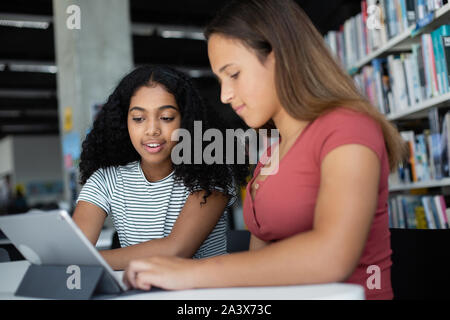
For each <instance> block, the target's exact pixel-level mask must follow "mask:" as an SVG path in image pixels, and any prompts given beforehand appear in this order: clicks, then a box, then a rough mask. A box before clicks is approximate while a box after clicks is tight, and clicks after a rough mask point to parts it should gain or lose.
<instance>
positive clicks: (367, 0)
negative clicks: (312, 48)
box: [325, 0, 448, 69]
mask: <svg viewBox="0 0 450 320" xmlns="http://www.w3.org/2000/svg"><path fill="white" fill-rule="evenodd" d="M447 4H448V0H363V1H362V2H361V13H359V14H358V15H356V16H354V17H351V18H349V19H347V20H346V21H345V22H344V24H343V25H341V26H340V28H339V30H338V31H336V30H332V31H330V32H328V33H327V34H326V35H325V41H326V42H327V43H328V46H329V47H330V49H331V51H332V52H333V53H334V54H335V56H336V57H337V58H338V60H339V61H341V63H342V65H343V66H344V67H345V68H346V69H351V68H352V67H354V66H355V65H356V64H357V63H358V62H359V61H361V60H362V59H363V58H365V57H366V56H367V55H369V54H370V53H372V52H374V51H376V50H377V49H380V48H381V47H383V46H384V45H385V44H386V43H387V42H388V41H389V40H390V39H391V38H393V37H395V36H397V35H399V34H401V33H403V32H404V31H406V30H408V29H409V27H411V26H413V25H415V26H416V27H417V28H418V27H420V26H423V25H426V24H428V23H429V22H431V21H432V20H433V18H434V13H435V12H436V10H438V9H440V8H442V7H443V6H445V5H447Z"/></svg>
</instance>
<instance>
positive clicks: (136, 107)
mask: <svg viewBox="0 0 450 320" xmlns="http://www.w3.org/2000/svg"><path fill="white" fill-rule="evenodd" d="M158 109H159V110H160V111H162V110H165V109H174V110H175V111H178V109H177V108H176V107H175V106H171V105H167V106H161V107H158ZM133 110H137V111H142V112H147V109H144V108H142V107H138V106H135V107H132V108H130V110H129V111H128V112H131V111H133Z"/></svg>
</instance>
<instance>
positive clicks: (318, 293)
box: [0, 261, 364, 300]
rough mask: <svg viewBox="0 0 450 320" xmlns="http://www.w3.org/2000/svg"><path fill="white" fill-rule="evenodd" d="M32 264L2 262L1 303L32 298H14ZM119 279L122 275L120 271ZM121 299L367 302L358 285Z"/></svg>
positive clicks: (151, 294) (217, 290) (207, 291)
mask: <svg viewBox="0 0 450 320" xmlns="http://www.w3.org/2000/svg"><path fill="white" fill-rule="evenodd" d="M29 265H30V264H29V262H28V261H14V262H4V263H0V300H10V299H17V300H21V299H29V298H26V297H17V296H15V295H14V292H15V291H16V289H17V287H18V286H19V283H20V281H21V280H22V277H23V275H24V274H25V272H26V270H27V268H28V266H29ZM117 273H118V276H120V275H121V273H122V272H120V271H119V272H117ZM114 299H117V300H124V299H125V300H130V299H131V300H363V299H364V288H363V287H362V286H359V285H354V284H344V283H330V284H319V285H304V286H279V287H240V288H215V289H195V290H180V291H155V292H152V291H150V292H148V293H139V294H134V295H126V294H125V295H123V296H120V297H116V298H114Z"/></svg>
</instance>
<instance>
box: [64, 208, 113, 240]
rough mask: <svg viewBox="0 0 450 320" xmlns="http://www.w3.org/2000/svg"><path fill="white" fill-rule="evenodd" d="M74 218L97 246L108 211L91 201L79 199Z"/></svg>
mask: <svg viewBox="0 0 450 320" xmlns="http://www.w3.org/2000/svg"><path fill="white" fill-rule="evenodd" d="M72 219H73V221H74V222H75V223H76V224H77V225H78V227H79V228H80V229H81V231H82V232H83V233H84V235H85V236H86V238H88V240H89V241H90V242H91V243H92V244H93V245H94V246H95V244H96V243H97V240H98V237H99V236H100V232H101V231H102V227H103V224H104V223H105V219H106V212H105V211H103V210H102V209H100V208H99V207H97V206H96V205H94V204H92V203H90V202H86V201H79V202H78V204H77V206H76V207H75V211H74V213H73V216H72Z"/></svg>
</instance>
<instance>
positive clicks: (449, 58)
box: [442, 36, 450, 91]
mask: <svg viewBox="0 0 450 320" xmlns="http://www.w3.org/2000/svg"><path fill="white" fill-rule="evenodd" d="M442 46H443V49H444V59H445V61H444V66H445V76H446V78H447V83H448V86H447V89H448V91H450V36H444V37H442Z"/></svg>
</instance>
